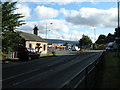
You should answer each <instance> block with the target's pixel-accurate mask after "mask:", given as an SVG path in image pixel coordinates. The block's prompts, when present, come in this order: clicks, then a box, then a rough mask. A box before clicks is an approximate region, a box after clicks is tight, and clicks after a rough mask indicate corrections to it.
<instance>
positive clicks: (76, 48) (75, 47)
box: [72, 46, 80, 51]
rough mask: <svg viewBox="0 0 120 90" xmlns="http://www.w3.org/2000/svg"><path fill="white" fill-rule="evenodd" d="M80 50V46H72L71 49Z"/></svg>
mask: <svg viewBox="0 0 120 90" xmlns="http://www.w3.org/2000/svg"><path fill="white" fill-rule="evenodd" d="M79 50H80V48H78V46H73V47H72V51H79Z"/></svg>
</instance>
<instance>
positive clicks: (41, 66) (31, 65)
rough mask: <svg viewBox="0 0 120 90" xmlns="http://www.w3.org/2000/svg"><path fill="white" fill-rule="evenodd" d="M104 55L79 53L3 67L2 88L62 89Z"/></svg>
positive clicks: (99, 53) (4, 65)
mask: <svg viewBox="0 0 120 90" xmlns="http://www.w3.org/2000/svg"><path fill="white" fill-rule="evenodd" d="M101 54H102V52H101V51H98V52H85V53H78V52H75V51H74V52H72V51H70V53H69V54H68V55H59V56H54V57H45V58H40V59H37V60H31V61H22V62H17V63H11V64H3V65H2V80H0V82H2V88H61V86H62V85H63V84H64V83H65V82H66V81H67V80H69V79H70V78H71V77H72V76H74V75H75V74H76V73H78V72H79V71H80V70H82V69H83V68H84V67H86V65H88V64H90V63H91V62H93V61H94V60H96V59H97V58H98V57H99V56H100V55H101Z"/></svg>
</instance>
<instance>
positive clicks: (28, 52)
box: [18, 47, 40, 60]
mask: <svg viewBox="0 0 120 90" xmlns="http://www.w3.org/2000/svg"><path fill="white" fill-rule="evenodd" d="M39 56H40V54H39V53H37V52H36V51H35V49H33V48H25V47H20V48H19V50H18V58H19V60H31V59H35V58H38V57H39Z"/></svg>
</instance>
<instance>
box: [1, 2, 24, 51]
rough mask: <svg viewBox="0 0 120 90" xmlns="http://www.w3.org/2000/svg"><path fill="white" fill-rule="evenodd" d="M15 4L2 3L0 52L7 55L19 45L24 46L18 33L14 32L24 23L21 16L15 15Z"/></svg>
mask: <svg viewBox="0 0 120 90" xmlns="http://www.w3.org/2000/svg"><path fill="white" fill-rule="evenodd" d="M16 3H17V2H4V3H2V52H3V53H8V52H9V51H15V50H17V48H18V47H19V45H20V44H24V40H23V38H22V37H21V36H20V35H19V33H18V32H14V29H15V28H16V27H19V26H21V25H23V24H25V23H23V20H19V19H21V18H23V17H24V16H22V15H21V14H15V13H14V11H15V10H16V9H17V8H16V7H15V5H16Z"/></svg>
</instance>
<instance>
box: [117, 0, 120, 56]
mask: <svg viewBox="0 0 120 90" xmlns="http://www.w3.org/2000/svg"><path fill="white" fill-rule="evenodd" d="M117 5H118V28H117V29H118V30H117V40H118V50H117V52H118V56H119V43H120V42H119V7H120V6H119V0H117Z"/></svg>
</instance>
